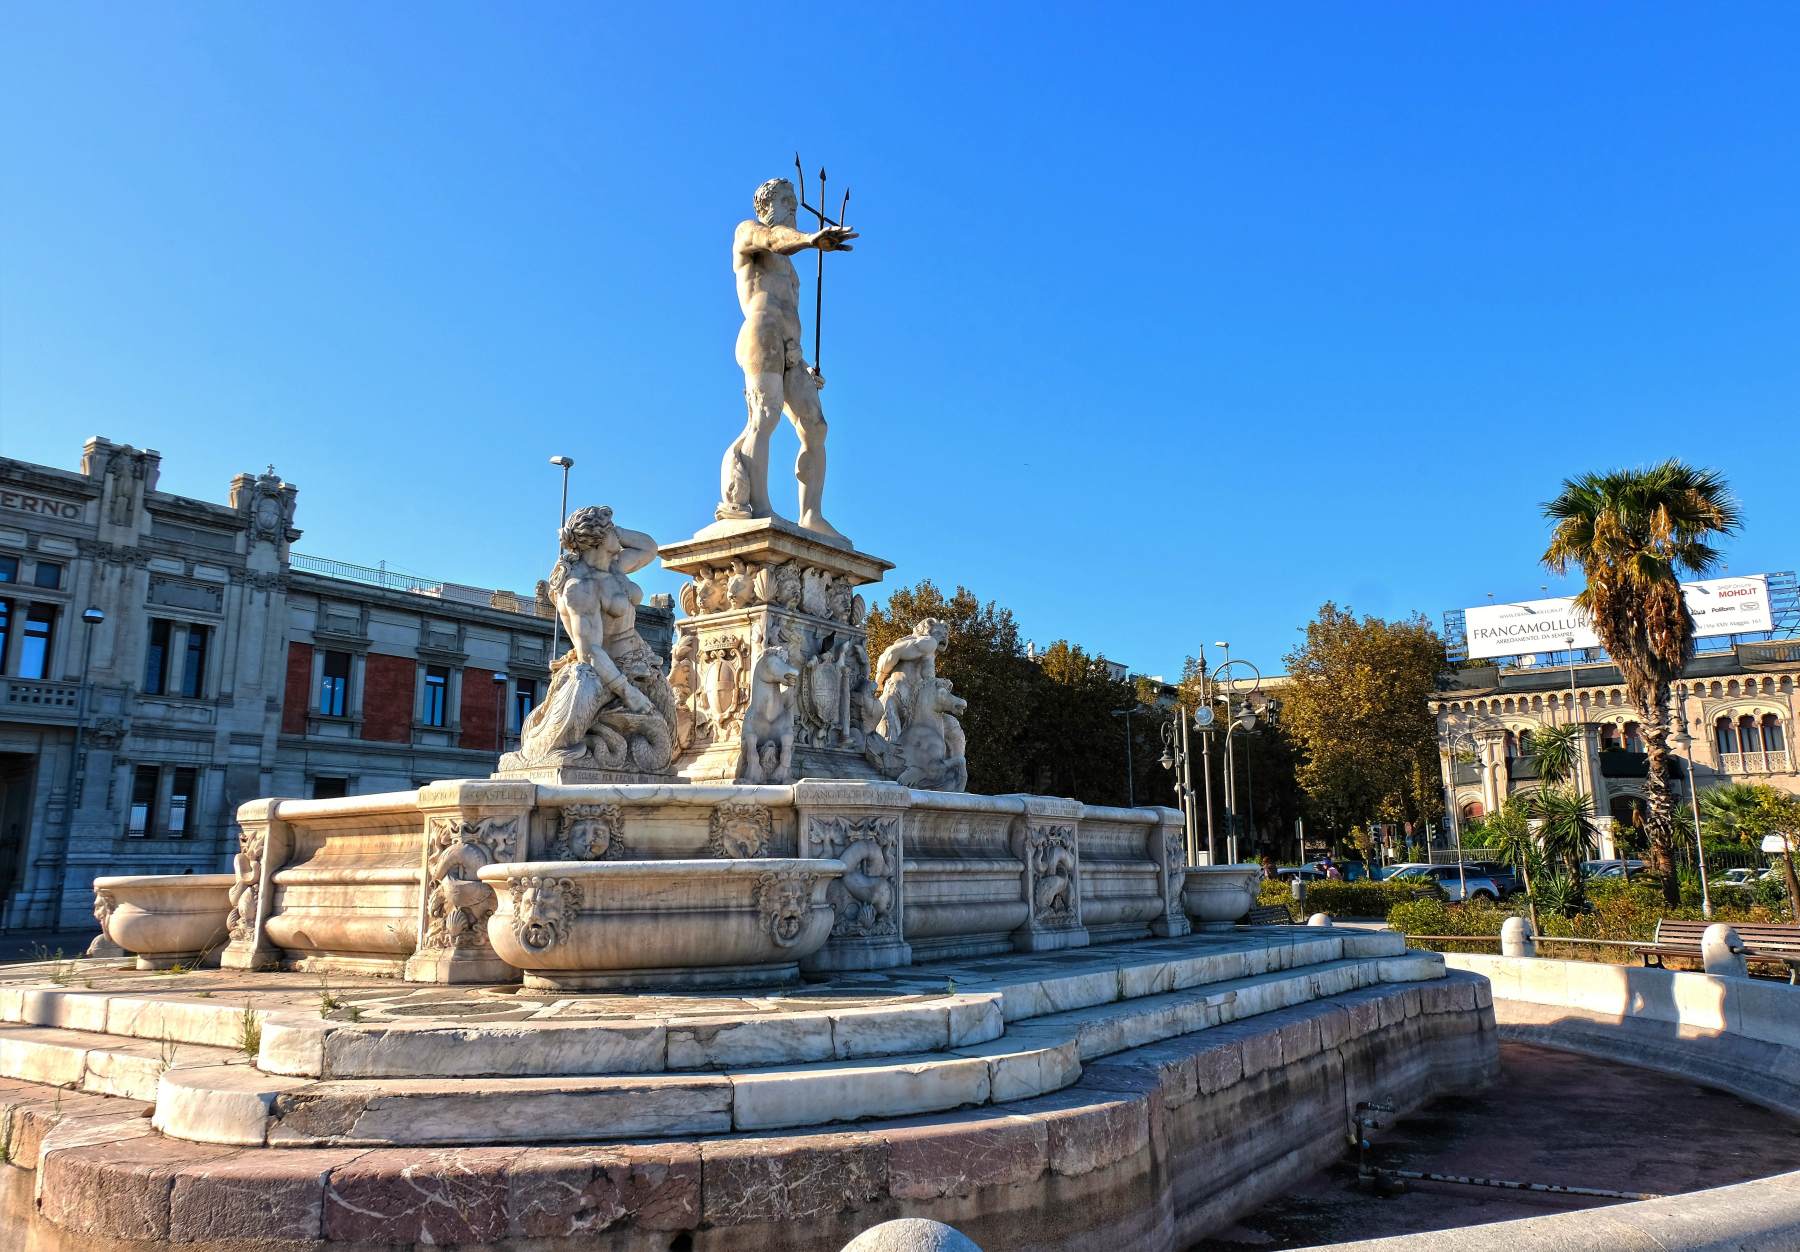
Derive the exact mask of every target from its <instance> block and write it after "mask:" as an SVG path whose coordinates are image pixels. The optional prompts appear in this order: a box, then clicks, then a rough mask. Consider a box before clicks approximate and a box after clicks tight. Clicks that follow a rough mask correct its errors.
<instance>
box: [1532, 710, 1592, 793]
mask: <svg viewBox="0 0 1800 1252" xmlns="http://www.w3.org/2000/svg"><path fill="white" fill-rule="evenodd" d="M1586 734H1587V731H1586V730H1584V729H1583V728H1582V727H1580V726H1576V725H1573V724H1569V725H1565V726H1547V727H1545V728H1544V729H1543V730H1540V731H1538V732H1537V733H1536V734H1534V735H1532V737H1531V759H1532V760H1534V761H1536V762H1537V772H1538V778H1539V779H1541V780H1542V781H1543V782H1544V784H1545V785H1546V786H1556V785H1557V784H1559V783H1565V782H1568V781H1569V779H1571V778H1573V777H1574V776H1575V763H1576V762H1577V761H1579V760H1580V759H1581V750H1582V747H1583V740H1584V738H1585V736H1586Z"/></svg>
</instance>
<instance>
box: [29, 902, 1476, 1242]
mask: <svg viewBox="0 0 1800 1252" xmlns="http://www.w3.org/2000/svg"><path fill="white" fill-rule="evenodd" d="M1402 944H1403V941H1402V940H1401V939H1400V937H1399V936H1396V935H1392V934H1387V933H1371V932H1362V931H1354V930H1340V929H1333V928H1322V927H1266V928H1240V929H1239V930H1237V931H1235V932H1232V933H1230V934H1223V935H1193V936H1184V937H1181V938H1177V939H1167V940H1150V941H1144V942H1138V943H1133V944H1129V945H1117V946H1106V947H1098V948H1089V949H1085V950H1077V951H1064V952H1056V953H1043V954H1029V955H1018V956H1010V957H994V958H984V959H974V960H965V961H958V962H949V963H941V964H936V965H930V966H913V967H904V968H899V969H893V970H885V971H864V972H856V973H838V974H834V975H831V976H829V977H827V978H824V979H821V980H819V981H815V982H809V983H807V984H804V985H802V986H800V987H797V988H794V989H791V990H788V991H784V992H780V993H770V994H759V993H750V994H746V993H716V994H713V993H706V994H681V995H608V994H578V995H563V994H551V993H544V992H535V991H528V990H521V989H520V988H519V987H517V986H503V987H480V986H476V987H467V986H464V987H444V986H431V987H420V986H416V985H408V984H405V983H401V982H398V981H394V980H391V979H389V980H383V979H374V978H356V977H337V976H333V977H330V978H329V979H327V980H326V981H324V982H322V981H321V979H320V978H319V977H318V976H317V975H307V974H300V973H273V972H271V973H261V974H246V973H242V972H236V971H195V972H191V973H181V974H165V973H151V972H139V971H136V970H132V969H127V968H122V967H121V965H120V963H117V962H114V963H107V962H98V961H81V962H69V963H64V964H62V965H59V966H55V967H45V966H38V967H14V968H13V969H12V970H9V971H7V977H6V978H5V979H4V980H3V981H0V1021H3V1022H4V1024H3V1025H0V1079H3V1080H5V1081H6V1082H8V1083H11V1084H14V1085H15V1088H16V1089H15V1090H14V1092H13V1094H11V1095H0V1099H6V1100H13V1101H16V1102H17V1104H18V1108H17V1109H15V1111H14V1112H13V1113H12V1115H11V1116H10V1119H9V1120H8V1121H7V1123H6V1125H7V1128H8V1129H7V1133H8V1134H9V1136H10V1138H9V1141H8V1152H9V1153H10V1154H11V1155H10V1156H9V1158H8V1159H9V1160H10V1161H11V1162H12V1165H11V1166H10V1167H8V1170H7V1176H8V1177H9V1178H10V1177H12V1176H13V1175H14V1174H15V1173H16V1172H17V1171H18V1170H19V1169H22V1168H32V1167H36V1168H38V1169H39V1174H38V1176H37V1178H36V1179H35V1180H34V1185H35V1190H36V1193H37V1210H36V1212H37V1216H36V1217H33V1218H31V1220H33V1221H38V1222H40V1224H41V1223H43V1222H48V1223H51V1224H53V1225H54V1226H55V1228H56V1230H57V1233H58V1237H59V1239H61V1240H62V1242H59V1243H57V1244H54V1245H49V1246H57V1247H64V1248H86V1247H94V1248H101V1247H106V1248H112V1247H115V1246H116V1245H115V1244H114V1243H110V1242H106V1240H108V1239H119V1238H131V1237H135V1238H143V1239H169V1240H172V1241H177V1242H179V1241H194V1240H200V1239H202V1238H215V1239H222V1240H224V1241H223V1242H220V1243H219V1244H218V1245H217V1246H218V1247H220V1248H222V1249H224V1248H230V1249H237V1248H240V1247H241V1248H249V1247H255V1246H262V1245H261V1244H259V1243H257V1242H255V1240H256V1239H262V1240H268V1239H287V1240H298V1241H299V1242H298V1243H296V1244H295V1245H294V1246H299V1247H307V1248H313V1247H318V1248H325V1247H331V1248H334V1249H343V1248H355V1249H359V1250H360V1249H363V1248H374V1247H386V1246H393V1245H394V1244H407V1243H415V1242H433V1243H442V1242H464V1243H469V1244H471V1245H473V1246H489V1245H491V1246H496V1247H503V1246H504V1247H526V1246H529V1247H532V1248H534V1249H535V1248H539V1247H545V1248H548V1247H558V1246H563V1245H561V1244H558V1243H554V1242H552V1243H548V1244H537V1243H527V1242H526V1240H527V1239H528V1238H552V1239H554V1238H562V1237H568V1238H570V1239H571V1240H573V1238H574V1236H576V1235H577V1234H580V1233H581V1232H583V1231H586V1232H589V1234H590V1235H591V1234H597V1233H600V1232H606V1233H607V1235H608V1238H607V1239H603V1240H601V1241H599V1242H593V1241H589V1242H586V1243H583V1244H582V1245H581V1246H584V1247H620V1248H638V1247H657V1248H666V1247H669V1246H688V1247H696V1248H703V1247H717V1248H723V1247H731V1248H734V1249H736V1248H759V1247H765V1246H767V1247H775V1246H778V1245H779V1246H781V1247H783V1248H786V1249H810V1248H815V1247H816V1248H832V1249H835V1248H837V1247H839V1246H841V1244H842V1243H843V1242H845V1241H847V1240H848V1239H849V1238H850V1237H851V1236H852V1235H853V1234H855V1233H856V1231H858V1230H860V1229H862V1228H863V1227H865V1226H867V1225H870V1224H872V1223H873V1222H875V1221H879V1220H882V1219H884V1218H886V1217H890V1216H899V1215H918V1216H931V1217H938V1218H940V1219H942V1220H946V1221H951V1222H953V1223H955V1224H957V1225H959V1226H962V1227H963V1228H965V1229H968V1230H970V1233H971V1234H975V1235H976V1237H977V1239H978V1241H979V1242H981V1243H982V1245H983V1246H984V1247H988V1248H991V1249H1001V1248H1007V1247H1027V1246H1029V1247H1066V1248H1076V1247H1091V1246H1096V1243H1095V1242H1085V1240H1088V1239H1093V1240H1096V1241H1097V1240H1100V1239H1111V1240H1113V1241H1114V1242H1115V1243H1116V1244H1117V1245H1118V1246H1129V1247H1133V1248H1138V1247H1144V1248H1176V1247H1179V1246H1182V1242H1183V1241H1184V1240H1187V1239H1190V1238H1193V1237H1198V1235H1199V1234H1202V1233H1204V1232H1205V1230H1206V1229H1211V1228H1213V1226H1214V1225H1215V1224H1216V1223H1218V1222H1220V1221H1224V1220H1228V1219H1229V1218H1230V1217H1231V1216H1232V1215H1234V1214H1235V1213H1237V1212H1241V1211H1243V1210H1244V1209H1246V1208H1248V1207H1251V1206H1253V1205H1254V1204H1255V1203H1257V1202H1259V1201H1260V1199H1261V1198H1263V1197H1264V1196H1266V1195H1267V1194H1269V1193H1270V1190H1271V1188H1274V1189H1278V1188H1279V1187H1280V1186H1281V1185H1282V1184H1283V1182H1284V1181H1285V1180H1286V1179H1288V1178H1289V1177H1291V1176H1294V1174H1295V1173H1296V1171H1298V1172H1301V1173H1303V1172H1305V1171H1307V1170H1310V1169H1312V1168H1316V1167H1317V1166H1318V1165H1319V1164H1320V1163H1322V1161H1324V1160H1326V1159H1329V1158H1330V1157H1331V1156H1332V1155H1334V1154H1335V1153H1336V1152H1337V1151H1338V1148H1339V1144H1340V1143H1341V1140H1342V1136H1343V1128H1344V1124H1345V1123H1344V1117H1345V1114H1346V1111H1347V1108H1348V1107H1349V1105H1347V1104H1346V1101H1349V1102H1351V1103H1353V1102H1354V1099H1357V1098H1369V1099H1380V1100H1382V1101H1383V1102H1388V1103H1395V1102H1398V1103H1400V1104H1402V1105H1405V1106H1410V1105H1412V1104H1414V1103H1416V1102H1417V1101H1419V1100H1422V1099H1424V1098H1427V1097H1428V1096H1429V1095H1431V1094H1433V1093H1435V1092H1437V1091H1441V1090H1448V1089H1460V1088H1463V1087H1466V1086H1470V1085H1479V1084H1480V1083H1481V1082H1483V1081H1485V1078H1486V1075H1487V1073H1488V1071H1489V1070H1490V1069H1491V1067H1492V1064H1493V1059H1494V1055H1495V1045H1494V1036H1493V1033H1492V1029H1491V1025H1492V1012H1491V1009H1490V1008H1488V1007H1487V1001H1486V995H1485V993H1486V990H1487V986H1486V983H1485V981H1484V980H1481V979H1479V978H1473V977H1469V976H1462V975H1451V976H1449V977H1446V974H1445V970H1444V967H1443V963H1442V961H1441V959H1440V958H1438V957H1436V956H1435V955H1434V954H1430V953H1419V952H1407V951H1405V950H1404V948H1403V946H1402ZM252 1053H254V1059H252V1055H251V1054H252ZM1359 1093H1360V1094H1359ZM21 1110H23V1111H21ZM53 1125H54V1128H53ZM1181 1144H1186V1146H1179V1145H1181ZM703 1163H704V1168H703ZM252 1182H254V1186H253V1187H252V1188H251V1194H253V1195H254V1196H256V1197H260V1198H254V1199H252V1198H251V1194H246V1193H245V1191H244V1188H245V1187H247V1186H249V1185H250V1184H251V1183H252ZM16 1185H23V1184H16ZM5 1207H6V1206H5V1202H4V1200H3V1199H0V1214H3V1213H4V1211H5ZM28 1207H29V1206H28ZM246 1207H247V1208H248V1209H252V1210H254V1212H246V1211H240V1210H245V1209H246ZM1002 1219H1004V1220H1002ZM4 1220H5V1219H4V1217H3V1216H0V1230H4V1229H6V1227H5V1225H4ZM794 1222H800V1223H802V1226H803V1228H798V1229H797V1228H793V1226H792V1223H794ZM277 1227H279V1229H280V1233H277V1229H276V1228H277ZM127 1230H137V1231H140V1232H141V1233H139V1234H136V1235H127V1234H126V1233H125V1232H126V1231H127ZM205 1230H213V1231H215V1233H214V1234H212V1235H204V1234H203V1233H202V1232H203V1231H205ZM1026 1231H1031V1232H1035V1233H1032V1234H1030V1235H1029V1237H1027V1235H1026V1233H1024V1232H1026ZM682 1232H686V1233H688V1234H689V1235H690V1237H691V1240H692V1242H689V1243H685V1244H679V1245H671V1243H670V1242H669V1240H670V1239H671V1237H673V1236H674V1235H676V1234H679V1233H682ZM977 1232H980V1233H977ZM252 1235H254V1238H252ZM102 1236H104V1237H102ZM90 1240H91V1241H90ZM233 1240H236V1241H235V1242H234V1241H233ZM567 1246H571V1247H572V1246H575V1244H574V1243H573V1242H571V1243H570V1244H568V1245H567Z"/></svg>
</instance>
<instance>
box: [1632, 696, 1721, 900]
mask: <svg viewBox="0 0 1800 1252" xmlns="http://www.w3.org/2000/svg"><path fill="white" fill-rule="evenodd" d="M1679 699H1680V704H1679V707H1681V708H1682V709H1683V710H1684V712H1683V713H1682V715H1681V724H1680V725H1679V726H1677V727H1676V729H1675V742H1676V744H1678V745H1679V746H1680V747H1681V749H1682V751H1683V753H1684V754H1685V756H1686V758H1687V760H1686V762H1685V764H1686V765H1687V789H1688V805H1689V806H1690V808H1691V809H1692V811H1693V814H1694V857H1695V862H1696V864H1697V865H1698V867H1699V870H1700V916H1702V917H1704V918H1706V919H1707V920H1708V921H1711V920H1712V889H1711V888H1710V887H1708V886H1707V885H1706V843H1705V841H1704V840H1702V839H1701V838H1700V781H1699V779H1697V778H1695V777H1694V736H1693V735H1692V733H1690V732H1689V730H1688V724H1687V713H1686V712H1685V709H1686V706H1687V688H1686V687H1683V688H1681V693H1680V697H1679ZM1630 863H1631V862H1630V859H1629V858H1626V859H1624V860H1622V861H1621V864H1623V865H1626V866H1629V865H1630ZM1671 868H1673V866H1671Z"/></svg>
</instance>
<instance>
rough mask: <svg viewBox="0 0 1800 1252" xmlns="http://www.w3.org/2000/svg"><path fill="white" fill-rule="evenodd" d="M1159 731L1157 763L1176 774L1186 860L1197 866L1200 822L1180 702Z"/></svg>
mask: <svg viewBox="0 0 1800 1252" xmlns="http://www.w3.org/2000/svg"><path fill="white" fill-rule="evenodd" d="M1161 733H1162V741H1163V751H1162V757H1161V758H1160V759H1159V761H1158V764H1160V765H1161V766H1162V767H1163V768H1164V769H1166V770H1172V771H1173V772H1174V774H1175V797H1176V799H1177V800H1178V801H1179V802H1180V805H1181V830H1182V836H1183V841H1184V843H1185V844H1186V846H1187V857H1188V862H1189V863H1190V864H1193V865H1198V864H1199V863H1200V849H1199V829H1200V824H1199V822H1198V821H1197V820H1196V818H1195V816H1194V778H1193V771H1192V769H1191V768H1190V758H1189V755H1188V737H1187V711H1186V710H1185V709H1183V708H1182V707H1181V705H1180V704H1179V703H1177V704H1176V705H1175V716H1174V717H1173V718H1172V719H1170V720H1169V721H1167V722H1164V723H1163V725H1162V732H1161ZM1209 855H1210V849H1209Z"/></svg>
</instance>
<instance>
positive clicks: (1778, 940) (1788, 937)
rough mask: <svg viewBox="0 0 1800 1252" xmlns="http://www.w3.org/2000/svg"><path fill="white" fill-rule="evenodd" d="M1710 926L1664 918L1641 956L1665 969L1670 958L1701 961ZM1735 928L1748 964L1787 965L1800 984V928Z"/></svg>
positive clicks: (1749, 925)
mask: <svg viewBox="0 0 1800 1252" xmlns="http://www.w3.org/2000/svg"><path fill="white" fill-rule="evenodd" d="M1710 925H1712V923H1711V922H1705V921H1700V922H1693V921H1679V920H1677V919H1675V918H1672V917H1664V918H1661V919H1660V920H1658V921H1657V923H1656V938H1655V940H1654V941H1652V942H1651V943H1647V944H1638V945H1636V947H1637V951H1638V955H1639V956H1641V957H1642V958H1643V961H1644V964H1645V965H1655V966H1661V965H1662V963H1663V958H1664V957H1667V956H1680V957H1687V958H1689V959H1692V960H1699V959H1700V937H1701V936H1702V935H1704V934H1705V933H1706V928H1707V927H1708V926H1710ZM1731 928H1732V929H1733V930H1735V931H1737V934H1738V938H1739V939H1740V940H1742V941H1743V944H1744V946H1743V949H1742V952H1743V956H1744V959H1745V960H1747V961H1765V962H1768V963H1771V964H1785V965H1786V966H1787V968H1788V981H1789V982H1790V983H1800V926H1783V925H1757V924H1755V923H1753V922H1732V923H1731Z"/></svg>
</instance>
